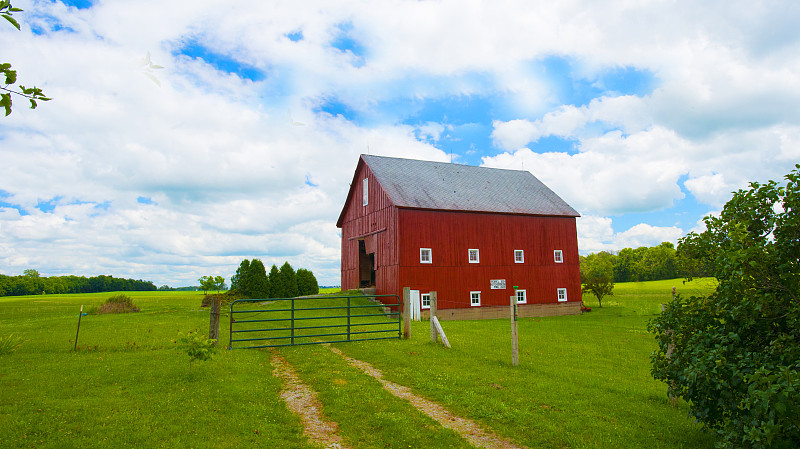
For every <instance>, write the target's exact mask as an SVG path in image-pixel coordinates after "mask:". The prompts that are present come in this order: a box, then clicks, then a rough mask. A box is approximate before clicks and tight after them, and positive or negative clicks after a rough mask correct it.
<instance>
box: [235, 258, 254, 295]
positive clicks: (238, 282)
mask: <svg viewBox="0 0 800 449" xmlns="http://www.w3.org/2000/svg"><path fill="white" fill-rule="evenodd" d="M249 272H250V261H249V260H247V259H244V260H243V261H242V262H241V263H239V268H237V269H236V274H234V275H233V276H232V277H231V290H236V291H240V292H244V281H245V278H247V273H249Z"/></svg>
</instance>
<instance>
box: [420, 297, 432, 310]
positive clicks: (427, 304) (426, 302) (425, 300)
mask: <svg viewBox="0 0 800 449" xmlns="http://www.w3.org/2000/svg"><path fill="white" fill-rule="evenodd" d="M420 300H421V301H422V308H423V309H430V308H431V294H430V293H423V294H422V295H421V296H420Z"/></svg>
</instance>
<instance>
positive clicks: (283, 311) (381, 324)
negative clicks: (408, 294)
mask: <svg viewBox="0 0 800 449" xmlns="http://www.w3.org/2000/svg"><path fill="white" fill-rule="evenodd" d="M352 298H375V299H377V298H387V300H388V301H389V303H381V302H377V303H375V304H366V305H353V304H352ZM342 299H346V301H347V302H346V305H336V306H330V305H326V306H322V307H308V308H301V307H299V306H298V304H296V302H298V301H299V302H300V304H302V302H303V301H313V300H317V301H320V300H326V301H327V300H342ZM287 301H288V302H289V304H288V305H289V308H286V305H283V306H282V307H281V305H282V304H286V302H287ZM251 303H259V305H266V306H275V307H274V308H273V307H260V308H257V309H240V310H236V309H235V307H236V306H239V307H241V306H243V305H245V304H251ZM400 307H401V302H400V297H399V296H398V295H369V296H363V295H347V296H318V297H302V298H270V299H237V300H235V301H233V302H232V303H231V305H230V315H229V316H230V334H229V340H228V349H233V343H236V342H253V343H250V344H251V346H242V347H240V348H242V349H257V348H272V347H279V346H296V345H310V344H320V343H338V342H348V341H365V340H386V339H393V338H401V337H402V324H403V323H402V316H401V314H400ZM376 308H379V309H384V308H388V311H386V310H381V311H379V312H378V313H366V312H370V310H369V309H376ZM339 310H341V311H342V312H344V311H345V310H346V312H347V313H346V314H343V313H341V312H339V313H338V314H335V315H324V312H325V311H332V312H334V313H336V311H339ZM392 310H394V311H392ZM309 311H311V313H315V315H313V316H302V314H303V313H308V312H309ZM287 312H288V317H287ZM354 312H355V314H354ZM243 314H251V316H253V315H260V316H261V317H259V318H255V319H248V318H250V317H246V316H242V315H243ZM237 316H241V317H242V318H244V319H236V318H235V317H237ZM368 317H383V318H384V320H381V321H379V320H377V319H374V320H368ZM354 319H356V321H355V322H354ZM358 319H365V320H367V321H365V322H358ZM314 320H331V321H332V323H319V321H317V323H318V325H309V326H304V325H303V324H305V323H308V324H314ZM345 320H346V321H345ZM248 323H265V324H262V325H260V326H261V327H248V328H242V327H247V326H249V325H248ZM280 323H284V324H283V325H282V326H281V324H280ZM270 324H275V325H277V326H279V327H266V326H269V325H270ZM287 324H288V327H287ZM253 326H256V325H253ZM237 327H238V329H237ZM353 328H359V329H361V328H363V330H356V331H354V330H353ZM307 330H313V332H314V333H311V334H302V331H307ZM341 330H344V332H341ZM286 331H288V332H289V335H274V334H272V335H271V333H274V332H286ZM298 331H300V333H298ZM326 331H329V332H326ZM389 333H396V334H397V335H396V336H394V335H392V336H386V335H387V334H389ZM234 334H241V335H242V337H243V338H234ZM345 336H346V338H345ZM245 337H247V338H245ZM320 337H340V339H333V340H319V338H320ZM304 339H312V340H311V341H298V340H304ZM287 340H288V342H287ZM255 342H257V343H255ZM265 343H266V344H265Z"/></svg>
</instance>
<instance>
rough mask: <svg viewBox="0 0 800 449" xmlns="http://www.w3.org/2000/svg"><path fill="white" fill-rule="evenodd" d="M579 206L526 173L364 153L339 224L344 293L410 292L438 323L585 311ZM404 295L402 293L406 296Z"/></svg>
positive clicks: (337, 224)
mask: <svg viewBox="0 0 800 449" xmlns="http://www.w3.org/2000/svg"><path fill="white" fill-rule="evenodd" d="M579 216H580V214H578V213H577V212H576V211H575V209H573V208H572V207H570V206H569V205H568V204H567V203H566V202H564V200H562V199H561V198H559V197H558V195H556V194H555V193H554V192H553V191H552V190H550V189H549V188H548V187H547V186H545V185H544V184H543V183H542V182H541V181H539V180H538V179H536V177H534V176H533V175H532V174H530V173H529V172H527V171H518V170H502V169H496V168H485V167H474V166H469V165H459V164H448V163H442V162H428V161H418V160H411V159H398V158H390V157H381V156H368V155H361V158H360V159H359V161H358V165H357V166H356V171H355V175H354V176H353V182H352V184H351V185H350V191H349V192H348V194H347V201H346V202H345V205H344V207H343V208H342V212H341V214H340V215H339V220H338V221H337V223H336V226H337V227H339V228H341V229H342V290H349V289H356V288H365V287H374V288H375V289H376V293H377V294H396V295H402V290H403V287H410V288H411V290H412V302H413V304H412V310H414V308H415V304H419V305H420V308H421V309H422V313H423V314H425V309H427V306H428V305H429V300H430V297H429V296H428V293H429V292H431V291H436V292H437V298H438V307H439V317H440V318H441V319H476V318H496V317H507V316H508V303H509V297H510V296H511V295H514V286H517V287H518V290H517V303H518V304H519V307H518V310H519V315H520V316H542V315H561V314H577V313H580V305H581V283H580V272H579V261H578V236H577V231H576V227H575V218H576V217H579ZM401 297H402V296H401Z"/></svg>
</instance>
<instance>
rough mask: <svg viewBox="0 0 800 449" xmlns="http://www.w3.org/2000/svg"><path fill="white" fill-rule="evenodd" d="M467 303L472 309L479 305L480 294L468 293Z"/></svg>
mask: <svg viewBox="0 0 800 449" xmlns="http://www.w3.org/2000/svg"><path fill="white" fill-rule="evenodd" d="M469 303H470V305H472V306H473V307H477V306H480V305H481V292H469Z"/></svg>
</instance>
